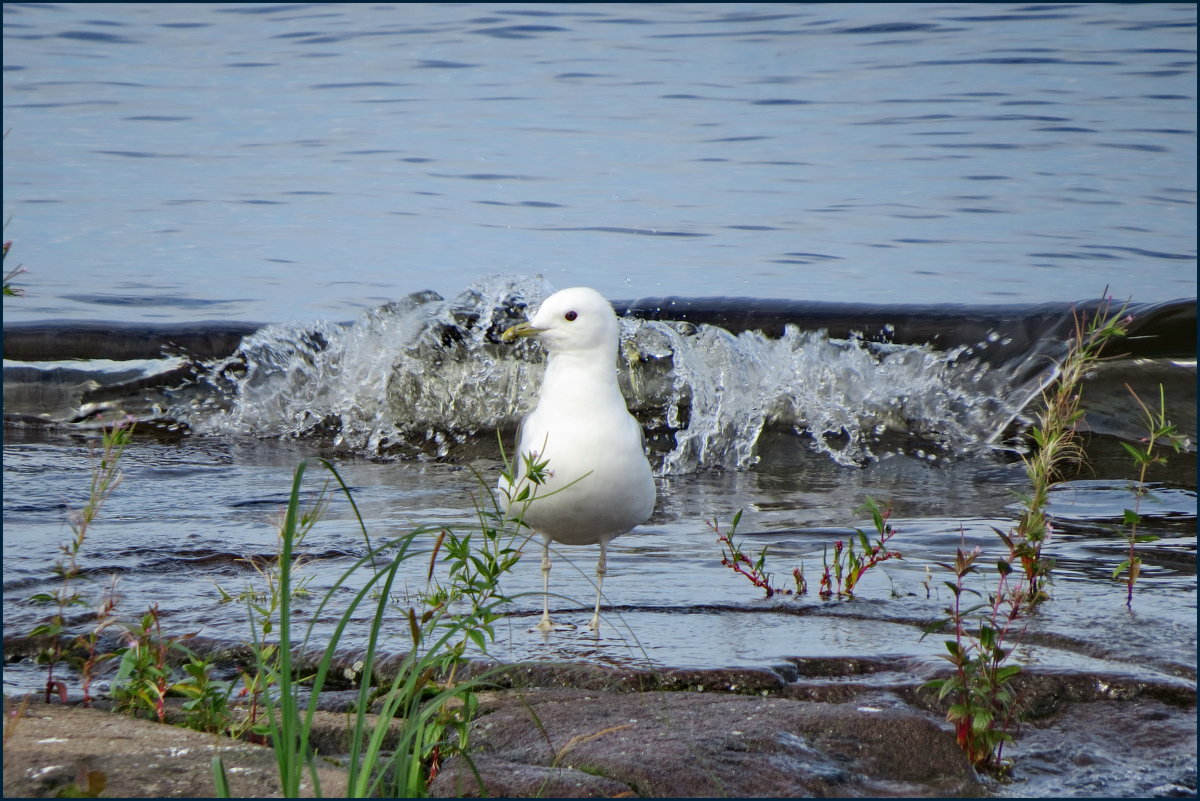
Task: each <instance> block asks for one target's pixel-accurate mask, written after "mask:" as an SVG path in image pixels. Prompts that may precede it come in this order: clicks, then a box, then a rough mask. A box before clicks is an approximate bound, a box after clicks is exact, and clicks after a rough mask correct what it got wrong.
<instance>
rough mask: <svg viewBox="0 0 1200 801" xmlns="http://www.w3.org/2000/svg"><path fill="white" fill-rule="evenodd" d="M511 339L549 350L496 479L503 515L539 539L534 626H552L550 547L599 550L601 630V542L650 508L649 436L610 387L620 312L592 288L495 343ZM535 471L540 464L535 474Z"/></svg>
mask: <svg viewBox="0 0 1200 801" xmlns="http://www.w3.org/2000/svg"><path fill="white" fill-rule="evenodd" d="M518 337H535V338H537V340H538V341H539V342H541V343H542V345H543V346H544V347H545V348H546V353H547V362H546V373H545V375H544V377H543V378H542V389H541V394H540V396H539V398H538V403H537V407H536V408H535V409H534V410H533V411H532V412H531V413H530V414H529V415H528V416H527V417H526V418H525V419H524V420H523V421H522V422H521V427H520V429H519V430H518V432H517V451H516V454H515V460H514V461H515V466H514V468H513V472H514V474H515V475H513V477H512V478H513V480H512V482H511V483H510V481H509V479H508V477H507V476H504V477H501V479H500V486H499V489H500V492H501V494H502V495H503V496H504V497H505V498H506V499H507V503H508V514H509V515H510V516H511V515H517V514H519V515H520V516H521V519H522V520H523V521H524V522H525V524H526V525H528V526H529V527H530V528H531V529H533V530H534V531H536V532H538V533H540V534H541V535H542V599H543V605H542V620H541V622H540V623H538V625H537V628H538V629H539V630H541V631H543V632H549V631H552V630H554V628H555V626H554V624H552V623H551V622H550V542H551V541H554V542H558V543H561V544H563V545H596V544H599V546H600V559H599V561H598V562H597V563H596V611H595V613H594V614H593V615H592V619H591V622H590V623H589V624H588V628H589V629H591V630H592V631H599V629H600V596H601V587H602V585H603V583H604V576H605V573H606V572H607V570H606V564H605V562H606V556H607V550H608V543H609V542H610V541H611V540H612V539H613V538H614V537H618V536H620V535H621V534H624V533H626V532H628V531H629V530H631V529H632V528H633V527H634V526H637V525H639V524H641V523H644V522H645V521H646V520H647V519H648V518H649V517H650V514H651V513H652V512H653V511H654V502H655V488H654V477H653V475H652V474H651V472H650V463H649V461H647V459H646V449H645V442H646V437H645V434H644V433H643V432H642V427H641V425H640V424H639V423H638V421H637V420H636V419H634V417H633V415H631V414H630V413H629V409H628V408H627V407H626V405H625V398H624V397H623V396H622V395H621V389H620V387H619V386H618V385H617V345H618V342H619V339H620V331H619V327H618V324H617V315H616V314H615V313H614V312H613V307H612V304H610V303H609V302H608V301H607V300H605V298H604V296H603V295H601V294H600V293H599V292H597V291H596V290H594V289H589V288H587V287H576V288H573V289H564V290H562V291H561V292H555V293H554V294H553V295H551V296H550V297H548V298H546V300H545V301H543V303H542V305H541V306H540V307H539V308H538V311H537V313H536V314H535V315H534V316H533V318H532V319H531V320H530V321H529V322H526V323H520V324H518V325H514V326H513V327H512V328H509V329H508V330H507V331H505V332H504V333H503V334H502V335H501V340H503V341H505V342H511V341H513V340H514V339H517V338H518ZM538 465H544V466H543V467H542V468H541V469H540V470H539V469H538ZM531 466H532V467H533V468H534V475H533V477H532V480H529V479H530V476H529V475H528V474H529V473H530V467H531ZM539 473H540V474H541V475H540V476H539V475H538V474H539ZM525 488H528V496H526V495H525V492H526V490H525ZM529 497H532V500H528V498H529ZM523 498H525V499H524V500H523ZM566 628H574V627H573V626H567V627H566Z"/></svg>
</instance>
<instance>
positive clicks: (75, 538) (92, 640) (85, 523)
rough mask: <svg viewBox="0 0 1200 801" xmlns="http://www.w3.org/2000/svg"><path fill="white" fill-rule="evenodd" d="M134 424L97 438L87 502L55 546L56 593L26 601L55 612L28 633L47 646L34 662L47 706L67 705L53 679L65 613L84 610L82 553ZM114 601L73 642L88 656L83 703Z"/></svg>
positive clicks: (114, 485)
mask: <svg viewBox="0 0 1200 801" xmlns="http://www.w3.org/2000/svg"><path fill="white" fill-rule="evenodd" d="M133 428H134V423H133V420H132V419H128V420H124V421H120V422H117V423H116V424H114V425H112V426H111V427H110V428H107V429H105V430H104V431H103V432H102V433H101V437H100V450H99V456H98V459H95V457H94V459H95V461H94V462H93V465H92V473H91V484H90V486H89V488H88V500H87V502H86V503H85V504H84V505H83V507H82V508H81V509H77V510H71V511H70V512H69V514H68V516H67V523H68V525H69V526H70V528H71V539H70V540H69V541H68V542H66V543H65V544H63V545H60V546H59V553H60V557H59V559H58V560H57V561H56V562H55V564H54V572H55V574H56V575H57V576H58V577H59V579H60V581H61V584H60V585H59V587H58V588H57V589H56V590H55V591H53V592H48V593H38V594H37V595H34V596H33V597H32V598H31V599H30V600H31V601H33V602H34V603H43V604H53V605H54V606H55V607H56V609H55V612H54V613H53V614H52V615H51V616H50V617H49V619H47V620H46V621H44V622H43V623H40V624H38V625H37V626H35V627H34V629H33V630H32V631H31V632H30V636H44V637H46V638H47V639H48V644H47V645H46V647H45V648H43V649H42V651H41V652H40V653H39V654H38V660H39V661H40V662H42V663H44V664H45V665H46V690H45V699H46V702H47V703H49V702H50V699H51V698H52V697H53V696H54V695H58V696H59V698H60V699H61V700H63V701H65V700H66V685H65V684H64V683H63V682H62V681H61V680H59V679H56V678H55V675H54V671H55V668H56V666H57V665H58V663H59V662H61V661H62V660H63V657H64V655H65V653H66V651H65V648H64V644H63V636H64V634H65V632H66V612H67V610H68V609H69V608H70V607H73V606H86V605H87V603H88V601H87V599H86V598H85V597H84V596H83V595H82V593H81V592H80V591H79V589H78V588H77V587H76V584H77V580H78V579H80V577H81V574H82V568H81V566H80V562H79V559H80V553H81V551H82V550H83V546H84V543H85V542H86V541H87V537H88V533H89V532H90V529H91V525H92V523H93V522H94V521H95V520H96V517H97V516H98V515H99V514H100V510H101V509H102V508H103V506H104V503H105V501H107V500H108V499H109V498H110V497H112V494H113V492H115V491H116V489H117V487H118V486H119V485H120V483H121V478H122V472H121V467H120V461H121V457H122V455H123V454H124V453H125V448H126V447H127V446H128V445H129V442H130V439H131V438H132V437H133ZM114 603H115V602H114V601H113V600H112V596H111V595H110V596H109V598H108V599H106V600H105V602H104V603H102V605H101V607H100V611H99V615H98V618H97V623H96V625H95V626H94V627H93V628H92V631H91V632H90V633H89V634H88V635H84V636H83V637H81V638H78V639H77V640H76V643H77V644H82V645H83V646H84V647H85V648H86V649H87V651H88V653H89V656H88V657H87V658H86V659H85V660H84V661H83V662H82V665H83V667H84V681H85V689H84V700H85V703H86V702H88V701H90V700H91V699H90V695H89V694H88V689H87V688H88V687H89V686H90V682H91V669H92V668H93V667H94V666H95V665H96V664H98V663H99V661H101V660H100V655H98V654H97V653H96V651H95V647H96V642H97V638H98V636H99V634H100V632H101V631H102V630H103V629H104V628H105V627H107V626H108V625H109V624H110V623H109V621H111V619H112V611H113V607H114Z"/></svg>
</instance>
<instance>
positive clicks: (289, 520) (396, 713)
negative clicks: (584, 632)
mask: <svg viewBox="0 0 1200 801" xmlns="http://www.w3.org/2000/svg"><path fill="white" fill-rule="evenodd" d="M320 464H321V465H322V466H323V467H324V468H325V469H326V470H327V471H329V472H330V473H331V474H332V475H333V476H334V477H335V478H336V479H337V481H338V483H339V484H340V486H341V489H342V491H343V493H344V494H345V495H346V496H347V498H351V494H350V491H349V488H348V487H347V486H346V485H345V482H344V481H342V479H341V476H340V475H339V474H338V473H337V470H336V468H335V467H334V466H333V465H332V464H330V463H329V462H327V461H325V460H320ZM305 469H306V465H305V463H301V464H300V465H299V466H298V467H297V468H296V471H295V474H294V476H293V481H292V490H291V494H290V497H289V501H288V506H287V510H286V512H285V514H284V518H283V521H282V525H281V529H280V553H279V559H278V562H277V565H276V574H275V577H274V580H273V581H272V582H271V583H270V584H269V591H268V595H269V598H270V600H269V601H268V602H267V603H266V604H265V605H263V604H258V605H256V604H255V602H253V601H251V602H250V603H249V604H248V608H249V612H250V621H251V634H252V639H253V643H252V647H253V649H254V651H255V654H256V664H255V669H256V672H257V680H256V681H257V688H258V691H259V692H260V693H261V696H262V703H263V707H264V709H265V723H264V724H263V729H264V731H265V732H266V734H267V736H268V738H269V741H270V743H271V745H272V747H273V748H274V750H275V755H276V764H277V768H278V771H279V777H280V782H281V785H282V791H283V794H284V795H285V796H294V795H296V794H298V793H299V792H300V789H301V784H302V783H303V782H304V781H305V779H306V778H307V779H308V780H309V781H310V782H311V789H312V791H313V793H314V794H315V795H320V794H321V789H320V781H319V777H318V774H317V770H316V759H317V754H316V752H315V751H314V750H313V748H312V747H311V745H310V733H311V730H312V725H313V716H314V714H315V711H316V707H317V703H318V699H319V696H320V693H321V691H322V689H323V688H324V687H325V684H326V682H327V681H328V679H329V674H330V670H332V666H333V664H334V661H335V656H336V654H337V652H338V650H339V648H340V644H341V641H342V638H343V636H344V634H345V631H346V628H347V626H348V625H349V624H350V622H351V621H352V620H357V619H358V618H359V617H360V616H361V614H362V612H364V611H365V612H367V613H368V614H369V620H370V626H369V630H368V632H367V638H366V647H365V652H364V654H363V656H362V658H361V660H360V661H359V662H357V663H356V664H355V665H354V668H355V670H356V672H357V673H361V681H360V682H359V697H358V700H357V703H356V704H355V707H354V712H353V713H351V715H352V718H351V729H350V746H349V763H348V765H347V769H348V787H347V790H346V792H347V795H348V796H349V797H353V798H361V797H367V796H379V795H383V796H391V797H414V796H420V795H424V794H425V793H426V790H427V786H428V783H429V782H430V781H431V780H432V779H433V777H434V776H436V774H437V771H438V769H439V766H440V764H441V762H443V761H444V760H445V759H446V758H447V757H449V756H451V755H453V754H459V753H465V752H466V750H467V746H468V733H469V729H468V727H469V724H470V722H471V720H472V718H473V717H474V715H475V713H476V711H477V709H478V698H477V691H478V690H479V689H480V688H481V687H482V686H483V681H484V680H485V678H486V676H475V677H471V678H468V679H462V678H461V676H460V675H459V674H460V672H461V668H462V667H463V665H464V664H465V662H466V656H465V654H466V649H467V647H468V646H469V645H471V644H474V645H476V646H477V647H479V648H481V649H483V650H486V648H487V645H488V644H489V643H490V642H491V641H492V640H493V639H494V637H495V630H494V623H495V621H496V619H497V618H498V617H499V616H500V607H501V605H502V604H504V603H507V602H508V601H509V600H510V599H509V598H508V597H506V596H504V595H503V594H501V593H500V591H499V580H500V578H501V576H503V575H504V573H506V572H507V571H508V570H510V569H511V568H512V567H513V565H515V564H516V561H517V560H518V559H519V557H520V554H519V551H518V550H517V549H515V548H513V547H512V539H513V537H514V536H515V534H514V531H513V529H511V528H510V527H509V526H508V525H507V521H506V520H505V514H506V513H505V512H504V511H501V508H500V505H499V503H498V502H496V500H495V498H494V496H492V503H491V504H490V505H488V506H484V507H481V508H480V511H479V515H480V517H479V528H478V531H475V530H472V531H470V532H463V533H460V532H455V531H452V530H450V529H447V528H442V527H423V528H418V529H416V530H414V531H412V532H410V533H409V534H407V535H405V536H402V537H399V538H396V539H393V540H389V541H387V542H384V543H382V544H376V545H374V546H371V545H368V550H367V553H366V554H365V555H364V556H362V557H361V558H360V559H359V560H357V561H356V562H355V563H354V564H353V565H351V566H350V567H349V568H348V569H347V570H346V571H345V572H343V573H342V574H341V576H340V577H339V578H338V579H337V580H336V581H335V582H334V583H333V585H332V587H331V588H330V589H329V590H328V591H327V592H326V593H325V594H324V595H323V596H322V597H321V598H320V599H319V601H317V605H316V609H315V610H313V611H312V613H311V615H310V620H311V621H313V622H310V624H309V627H308V630H307V631H306V632H305V633H304V634H303V636H299V632H298V631H296V629H295V627H294V626H293V624H292V617H293V612H292V603H293V600H295V595H294V593H293V590H294V581H295V580H294V578H293V573H292V569H293V566H294V564H295V562H296V553H297V551H296V549H297V546H298V545H299V544H300V542H301V541H302V539H303V536H304V534H305V533H306V532H307V531H308V530H309V529H310V528H311V526H312V525H313V523H314V522H315V520H316V515H315V514H312V511H313V510H309V511H308V512H306V511H305V510H303V509H301V507H300V488H301V484H302V482H303V479H304V473H305ZM489 492H490V490H489ZM351 500H352V498H351ZM318 506H321V504H318ZM321 508H323V506H321ZM355 515H356V517H357V519H358V524H359V527H360V528H361V529H362V531H363V534H364V537H366V530H365V526H364V524H363V522H362V518H361V516H360V515H358V512H357V508H355ZM366 539H367V542H368V543H370V539H369V537H366ZM429 539H433V541H434V547H433V551H432V554H431V555H430V562H429V567H428V569H427V571H426V575H427V580H428V581H429V582H430V584H431V589H430V591H428V592H426V593H424V594H422V600H420V601H419V602H418V604H414V605H410V604H407V602H406V601H403V600H401V599H400V596H398V595H396V594H395V593H393V591H392V590H393V586H394V584H395V580H396V576H397V573H398V572H399V570H400V568H401V567H402V566H403V565H404V564H405V563H406V562H407V561H408V560H410V559H412V558H414V557H415V555H416V554H417V553H418V546H420V545H421V544H422V543H424V542H427V541H428V540H429ZM439 560H440V564H442V565H444V566H445V568H446V579H445V581H444V583H438V584H436V585H434V582H433V576H434V572H435V569H436V567H437V565H438V564H439ZM381 562H382V563H383V564H382V566H380V563H381ZM367 565H372V566H373V567H374V569H373V570H372V571H371V572H370V575H369V577H367V578H366V580H365V582H364V583H362V584H361V586H358V587H357V589H355V588H353V587H351V581H352V580H353V579H356V578H358V579H361V577H362V576H363V575H364V573H366V571H364V569H363V568H365V567H366V566H367ZM347 590H351V591H352V592H353V596H352V597H351V598H350V599H349V601H348V602H347V603H346V605H345V608H344V609H343V610H342V611H341V612H340V614H338V615H337V616H336V620H337V622H336V624H335V626H334V630H333V632H332V634H330V635H329V637H328V641H327V643H326V644H325V647H324V649H323V650H322V651H321V656H320V659H319V660H318V661H317V665H316V669H315V672H314V673H313V675H312V676H310V677H308V679H306V680H305V683H306V684H307V686H308V693H307V697H308V701H307V703H305V702H303V701H302V697H303V693H302V691H301V681H300V678H299V677H298V675H297V674H296V671H295V668H294V666H293V663H292V656H291V655H292V653H293V650H294V649H295V648H296V647H301V648H303V647H304V646H305V645H307V643H308V642H309V640H310V638H311V637H312V635H313V626H314V624H315V621H318V620H322V619H325V618H326V617H327V616H328V614H327V613H326V610H327V608H329V607H331V606H332V604H333V602H334V601H335V599H341V598H342V597H343V595H346V594H347V592H346V591H347ZM360 610H361V611H360ZM331 611H332V610H331ZM397 613H398V614H399V616H400V618H401V619H402V620H404V621H406V623H407V632H408V639H409V641H410V650H409V651H408V653H407V654H406V655H405V656H404V657H403V658H402V659H401V660H400V662H399V664H398V665H396V666H394V667H390V668H389V673H390V677H385V676H384V675H383V674H382V673H381V672H380V670H379V664H378V663H379V659H378V654H379V649H380V642H381V638H382V634H383V631H384V625H385V621H388V620H389V619H390V618H394V616H395V615H396V614H397ZM269 634H272V635H274V641H273V642H268V641H267V639H266V638H267V635H269ZM372 708H374V710H375V713H376V715H375V718H374V720H373V721H372V719H371V718H369V717H368V711H369V710H371V709H372ZM397 721H399V722H398V723H397ZM214 776H216V780H217V786H218V788H221V787H224V788H225V789H224V790H223V791H222V792H225V793H227V792H228V786H227V782H226V778H225V776H224V771H223V767H222V766H221V765H220V763H219V761H215V762H214Z"/></svg>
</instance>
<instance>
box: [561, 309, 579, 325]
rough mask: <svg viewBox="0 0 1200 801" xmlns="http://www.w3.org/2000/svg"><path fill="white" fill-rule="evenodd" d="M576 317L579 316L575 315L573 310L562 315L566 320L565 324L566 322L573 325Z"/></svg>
mask: <svg viewBox="0 0 1200 801" xmlns="http://www.w3.org/2000/svg"><path fill="white" fill-rule="evenodd" d="M578 316H579V314H578V313H576V312H575V311H574V310H571V311H569V312H567V313H566V314H564V315H563V317H565V318H567V322H568V323H573V322H575V318H576V317H578Z"/></svg>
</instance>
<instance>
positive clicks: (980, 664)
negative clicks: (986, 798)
mask: <svg viewBox="0 0 1200 801" xmlns="http://www.w3.org/2000/svg"><path fill="white" fill-rule="evenodd" d="M980 554H981V551H980V549H979V548H976V549H975V550H973V551H971V552H970V553H966V552H964V551H963V549H962V548H961V547H960V548H959V549H958V550H957V553H956V555H955V559H954V563H953V564H944V563H939V566H940V567H944V568H945V569H947V570H949V571H951V572H952V573H953V574H954V581H952V582H951V581H947V582H945V584H946V586H947V587H949V588H950V592H951V594H952V597H953V601H952V602H951V604H950V606H948V607H947V608H946V610H945V611H946V614H947V620H946V621H938V623H937V624H936V625H935V626H934V630H940V629H941V628H942V626H943V625H944V624H945V622H947V621H948V622H949V623H950V624H951V625H952V626H953V628H954V639H953V640H947V641H946V651H947V653H946V654H943V655H942V656H943V658H945V659H946V660H948V661H949V662H950V664H951V665H953V667H954V672H953V674H952V675H951V676H950V677H949V678H944V679H934V680H933V681H930V682H927V683H926V684H925V685H924V686H925V688H927V689H930V690H936V691H937V693H938V699H939V700H941V699H944V698H946V697H947V696H950V697H951V698H952V701H951V704H950V708H949V710H948V711H947V713H946V719H947V720H949V721H950V722H951V723H952V724H954V733H955V737H956V739H957V740H958V745H959V747H960V748H962V749H963V751H964V752H965V753H966V755H967V758H968V759H970V760H971V764H972V765H974V766H975V767H976V768H978V769H981V770H990V771H993V772H997V773H1003V772H1006V771H1007V770H1008V769H1009V767H1010V765H1009V764H1008V763H1006V762H1005V760H1004V757H1003V750H1004V745H1005V743H1008V742H1011V741H1012V739H1013V735H1012V726H1013V723H1014V719H1013V698H1014V696H1013V692H1012V690H1011V688H1010V687H1009V686H1008V684H1009V681H1010V680H1011V679H1012V677H1013V676H1015V675H1016V674H1017V673H1019V672H1020V670H1021V668H1020V666H1019V665H1007V664H1005V662H1006V661H1007V660H1008V656H1009V654H1010V653H1011V651H1012V649H1011V648H1006V647H1005V646H1004V643H1005V640H1006V639H1007V637H1008V635H1009V631H1010V629H1011V627H1012V626H1013V624H1014V623H1015V621H1016V620H1017V619H1018V617H1019V616H1020V611H1021V608H1022V605H1023V603H1024V600H1025V598H1024V593H1025V588H1024V586H1020V585H1024V583H1025V579H1024V578H1023V577H1020V576H1019V577H1018V586H1017V587H1010V586H1009V584H1008V578H1009V576H1010V575H1012V573H1013V571H1012V569H1011V568H1010V567H1008V566H1007V565H1006V563H1004V562H1001V565H1002V567H1001V568H1000V583H999V586H998V588H997V591H996V592H995V593H994V594H991V595H989V596H988V598H987V600H986V601H985V602H980V603H977V604H973V605H971V606H964V603H963V601H964V598H963V596H964V594H965V593H969V594H973V595H976V596H978V595H979V593H978V592H976V591H975V590H972V589H971V588H969V587H967V586H966V578H967V576H969V575H971V574H972V573H976V572H977V568H976V566H975V563H976V561H977V560H978V559H979V557H980ZM980 610H984V614H983V615H982V617H981V619H980V620H979V625H978V633H977V634H971V633H970V632H969V631H968V630H967V619H968V617H969V616H970V615H973V614H974V613H975V612H978V611H980ZM929 633H931V631H929V630H927V631H926V634H929Z"/></svg>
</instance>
